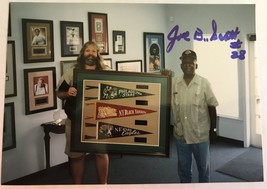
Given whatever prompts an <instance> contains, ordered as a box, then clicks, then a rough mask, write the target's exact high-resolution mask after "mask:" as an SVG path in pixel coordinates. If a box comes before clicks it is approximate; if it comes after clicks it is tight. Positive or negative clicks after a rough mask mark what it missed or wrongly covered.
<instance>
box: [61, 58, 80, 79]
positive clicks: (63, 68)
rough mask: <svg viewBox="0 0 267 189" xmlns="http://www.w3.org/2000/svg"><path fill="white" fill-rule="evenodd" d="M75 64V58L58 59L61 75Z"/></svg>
mask: <svg viewBox="0 0 267 189" xmlns="http://www.w3.org/2000/svg"><path fill="white" fill-rule="evenodd" d="M76 64H77V60H64V61H60V68H61V69H60V70H61V75H63V74H64V73H65V72H66V71H67V70H68V69H70V68H73V67H74V66H75V65H76Z"/></svg>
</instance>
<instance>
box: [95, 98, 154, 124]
mask: <svg viewBox="0 0 267 189" xmlns="http://www.w3.org/2000/svg"><path fill="white" fill-rule="evenodd" d="M95 108H96V111H95V119H96V120H100V119H109V118H117V117H128V116H136V115H144V114H149V113H153V112H156V111H154V110H149V109H144V108H135V107H129V106H121V105H115V104H108V103H102V102H96V106H95Z"/></svg>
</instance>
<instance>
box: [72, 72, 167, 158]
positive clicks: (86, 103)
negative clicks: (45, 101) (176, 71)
mask: <svg viewBox="0 0 267 189" xmlns="http://www.w3.org/2000/svg"><path fill="white" fill-rule="evenodd" d="M74 86H76V88H77V91H78V94H77V101H76V111H75V125H76V126H78V127H72V138H71V148H72V149H73V150H74V151H85V152H88V151H89V152H90V151H93V152H96V151H97V152H116V153H135V154H148V155H159V156H168V155H169V128H170V127H169V124H170V123H169V121H170V94H171V93H170V90H171V88H170V87H171V86H170V77H167V76H163V75H160V74H148V73H135V72H110V71H90V70H75V72H74ZM77 107H79V108H77Z"/></svg>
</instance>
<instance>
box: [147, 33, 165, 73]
mask: <svg viewBox="0 0 267 189" xmlns="http://www.w3.org/2000/svg"><path fill="white" fill-rule="evenodd" d="M144 60H145V72H159V71H160V70H161V69H164V68H165V53H164V34H163V33H148V32H145V33H144Z"/></svg>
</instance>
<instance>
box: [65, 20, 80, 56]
mask: <svg viewBox="0 0 267 189" xmlns="http://www.w3.org/2000/svg"><path fill="white" fill-rule="evenodd" d="M60 34H61V35H60V36H61V56H62V57H67V56H77V55H79V53H80V50H81V48H82V46H83V22H68V21H60Z"/></svg>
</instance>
